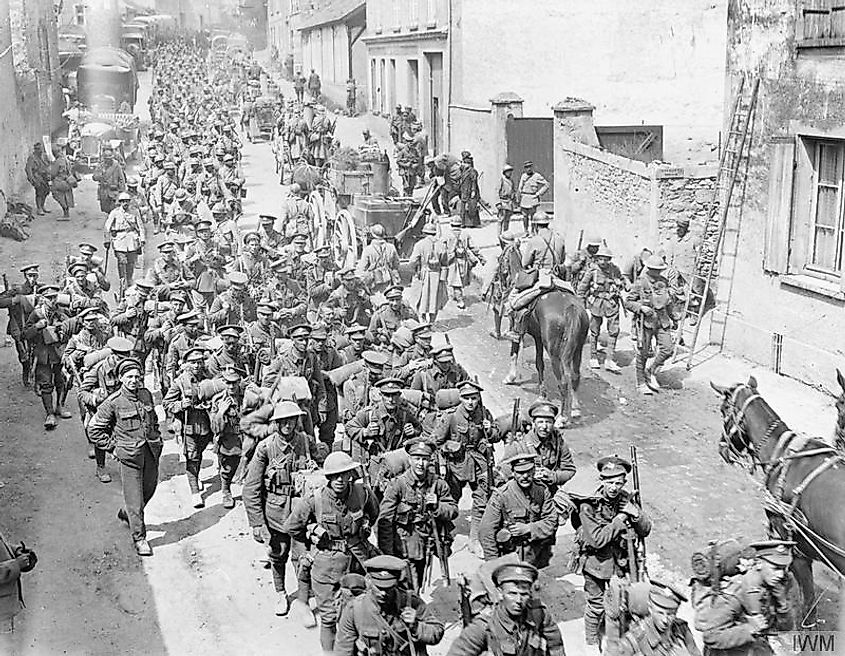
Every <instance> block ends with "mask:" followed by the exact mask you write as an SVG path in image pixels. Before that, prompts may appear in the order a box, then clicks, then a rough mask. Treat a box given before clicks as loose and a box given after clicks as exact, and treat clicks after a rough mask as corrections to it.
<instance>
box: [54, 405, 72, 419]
mask: <svg viewBox="0 0 845 656" xmlns="http://www.w3.org/2000/svg"><path fill="white" fill-rule="evenodd" d="M56 415H57V416H59V417H61V418H62V419H70V418H71V417H72V416H73V415H72V414H70V411H69V410H67V409H65V407H64V406H63V405H61V404H58V405H56Z"/></svg>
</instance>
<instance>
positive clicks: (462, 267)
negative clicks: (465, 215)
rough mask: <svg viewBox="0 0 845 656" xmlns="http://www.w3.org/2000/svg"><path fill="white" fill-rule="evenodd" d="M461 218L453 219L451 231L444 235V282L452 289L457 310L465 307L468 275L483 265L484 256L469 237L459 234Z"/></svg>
mask: <svg viewBox="0 0 845 656" xmlns="http://www.w3.org/2000/svg"><path fill="white" fill-rule="evenodd" d="M461 221H462V220H461V217H454V218H453V223H452V231H451V232H450V233H449V234H448V235H446V240H445V243H446V254H447V262H448V269H447V273H446V282H447V283H448V285H449V287H451V289H452V296H453V298H454V300H455V301H456V302H457V304H458V308H460V309H463V308H464V307H465V302H464V287H466V286H468V285H469V283H470V274H471V273H472V270H473V268H474V267H475V266H477V265H478V264H484V263H485V260H484V256H483V255H482V254H481V252H480V251H479V250H478V247H477V246H476V245H475V244H474V243H473V242H472V239H471V238H470V236H469V235H468V234H466V233H463V232H460V228H461Z"/></svg>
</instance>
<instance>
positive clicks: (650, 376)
mask: <svg viewBox="0 0 845 656" xmlns="http://www.w3.org/2000/svg"><path fill="white" fill-rule="evenodd" d="M656 373H657V369H656V368H655V367H651V368H650V369H647V370H646V372H645V375H646V385H648V387H649V388H650V389H652V390H654V391H655V392H659V391H660V390H661V389H663V388H662V387H661V386H660V382H659V381H658V380H657V376H655V374H656Z"/></svg>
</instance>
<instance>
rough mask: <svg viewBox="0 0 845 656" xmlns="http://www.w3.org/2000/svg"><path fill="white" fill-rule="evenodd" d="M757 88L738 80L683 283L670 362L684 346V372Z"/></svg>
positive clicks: (716, 267) (755, 84) (714, 272)
mask: <svg viewBox="0 0 845 656" xmlns="http://www.w3.org/2000/svg"><path fill="white" fill-rule="evenodd" d="M759 88H760V80H759V79H758V78H755V79H754V81H753V82H752V84H751V90H750V93H749V92H748V89H747V85H746V78H745V76H743V77H742V78H741V79H740V82H739V86H738V88H737V90H736V95H735V97H734V101H733V107H732V109H731V122H730V128H729V130H728V138H727V140H726V142H725V147H724V148H723V149H722V154H721V157H720V158H719V171H718V173H717V175H716V189H715V191H714V193H713V198H712V199H711V200H710V205H709V207H708V208H707V219H706V220H705V222H704V232H703V234H702V239H701V245H700V246H699V248H698V252H697V253H696V256H695V267H694V268H693V271H692V272H691V273H690V274H689V276H688V279H687V280H686V282H687V286H688V289H687V299H686V303H685V304H684V314H683V316H682V317H681V320H680V322H679V325H678V330H677V332H676V334H675V344H674V348H673V359H674V360H675V361H677V360H678V348H679V347H680V346H681V345H682V344H683V345H684V346H685V348H686V349H688V351H687V353H686V354H685V357H686V368H687V369H691V368H692V366H693V358H694V356H695V354H696V349H695V347H696V343H697V341H698V333H699V331H700V329H701V320H702V317H703V316H704V314H705V312H706V310H707V309H708V308H707V299H708V296H709V295H710V292H711V291H712V290H713V281H714V280H715V279H716V277H717V276H718V275H719V254H720V251H721V248H722V242H723V241H724V237H725V227H726V225H727V222H728V213H729V212H730V207H731V197H732V195H733V191H734V187H735V186H736V182H737V178H739V177H740V166H741V164H742V162H743V161H745V160H746V158H747V157H748V153H747V150H748V149H747V146H749V145H750V140H749V139H748V132H749V128H750V126H751V118H752V115H753V114H754V108H755V106H756V104H757V92H758V90H759ZM713 234H716V235H717V237H716V241H715V242H714V243H713V246H712V249H711V248H708V247H707V238H708V236H709V235H713Z"/></svg>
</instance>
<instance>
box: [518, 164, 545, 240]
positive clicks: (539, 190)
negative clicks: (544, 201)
mask: <svg viewBox="0 0 845 656" xmlns="http://www.w3.org/2000/svg"><path fill="white" fill-rule="evenodd" d="M526 164H528V162H526ZM548 189H549V183H548V181H547V180H546V179H545V178H544V177H543V176H542V175H540V174H539V173H537V172H536V171H532V172H531V173H528V172H527V171H525V172H523V174H522V175H521V176H520V177H519V184H518V185H517V187H516V198H517V201H518V202H519V209H520V211H521V212H522V222H523V225H524V227H525V232H528V223H529V221H530V220H531V217H532V216H534V213H535V211H536V210H537V206H538V205H539V204H540V197H541V196H542V195H543V194H544V193H546V191H548Z"/></svg>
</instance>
